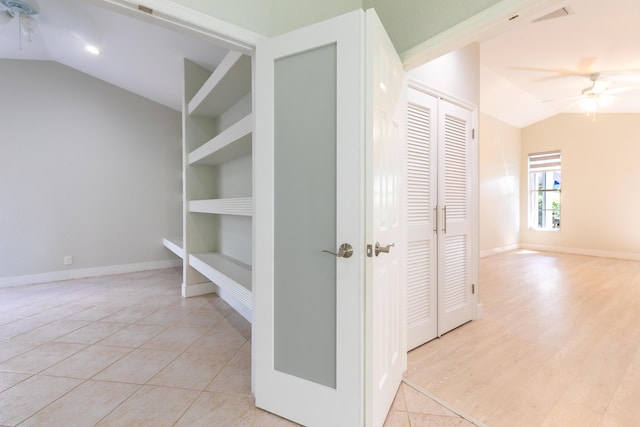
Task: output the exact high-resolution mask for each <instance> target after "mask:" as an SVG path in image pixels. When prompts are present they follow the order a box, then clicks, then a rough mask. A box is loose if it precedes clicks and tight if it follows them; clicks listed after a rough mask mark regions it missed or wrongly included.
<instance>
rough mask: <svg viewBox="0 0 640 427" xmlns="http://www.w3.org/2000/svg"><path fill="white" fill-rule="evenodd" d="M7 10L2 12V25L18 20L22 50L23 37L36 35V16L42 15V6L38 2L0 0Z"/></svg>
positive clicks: (32, 0) (30, 0)
mask: <svg viewBox="0 0 640 427" xmlns="http://www.w3.org/2000/svg"><path fill="white" fill-rule="evenodd" d="M0 3H2V5H3V6H4V7H5V8H6V10H4V11H1V12H0V24H6V23H8V22H10V21H11V20H13V19H14V18H15V19H17V20H18V26H19V31H20V33H19V34H20V49H22V35H23V34H24V35H25V36H27V37H28V40H29V41H31V37H32V36H33V34H35V33H36V20H35V19H34V16H36V15H37V14H38V13H40V6H39V5H38V2H36V0H0Z"/></svg>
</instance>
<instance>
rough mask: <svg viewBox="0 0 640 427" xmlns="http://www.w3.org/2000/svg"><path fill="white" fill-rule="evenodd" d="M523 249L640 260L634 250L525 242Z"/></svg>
mask: <svg viewBox="0 0 640 427" xmlns="http://www.w3.org/2000/svg"><path fill="white" fill-rule="evenodd" d="M520 247H521V248H522V249H526V250H530V251H543V252H560V253H565V254H575V255H586V256H595V257H601V258H615V259H625V260H629V261H640V254H639V253H634V252H614V251H602V250H599V249H585V248H568V247H562V246H548V245H536V244H529V243H523V244H521V245H520Z"/></svg>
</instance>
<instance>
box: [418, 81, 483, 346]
mask: <svg viewBox="0 0 640 427" xmlns="http://www.w3.org/2000/svg"><path fill="white" fill-rule="evenodd" d="M407 105H408V107H407V111H408V119H407V133H408V137H407V151H408V152H407V175H408V177H407V181H408V186H407V204H406V205H407V215H408V219H407V223H408V230H409V232H408V241H407V275H408V278H407V336H408V337H407V340H408V348H409V349H412V348H415V347H417V346H419V345H421V344H423V343H425V342H427V341H429V340H431V339H433V338H435V337H437V336H440V335H442V334H444V333H446V332H448V331H450V330H451V329H454V328H456V327H458V326H460V325H462V324H464V323H466V322H468V321H469V320H471V319H472V316H473V304H474V298H473V290H474V277H475V273H474V268H473V266H474V264H473V260H472V253H473V250H472V249H473V245H474V241H475V240H474V239H475V237H474V234H473V217H474V209H473V193H472V192H473V188H474V185H475V184H474V183H475V182H476V180H475V178H474V176H475V173H476V172H475V168H474V166H473V161H474V158H475V153H474V147H473V145H472V144H473V142H474V138H473V135H472V127H473V126H472V124H473V112H472V110H470V109H469V108H464V107H461V106H459V105H456V104H454V103H452V102H449V101H446V100H444V99H438V98H437V97H435V96H433V95H430V94H428V93H426V92H424V91H422V90H419V89H416V88H410V89H409V95H408V103H407Z"/></svg>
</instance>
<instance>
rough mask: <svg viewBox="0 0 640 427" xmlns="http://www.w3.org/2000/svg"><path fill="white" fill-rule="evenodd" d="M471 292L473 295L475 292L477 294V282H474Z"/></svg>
mask: <svg viewBox="0 0 640 427" xmlns="http://www.w3.org/2000/svg"><path fill="white" fill-rule="evenodd" d="M471 294H472V295H475V294H476V284H475V283H472V284H471Z"/></svg>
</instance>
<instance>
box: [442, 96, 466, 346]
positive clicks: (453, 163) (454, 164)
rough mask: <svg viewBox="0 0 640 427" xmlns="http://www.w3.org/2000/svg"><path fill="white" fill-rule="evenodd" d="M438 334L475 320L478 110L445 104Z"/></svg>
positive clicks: (443, 114) (443, 106) (443, 108)
mask: <svg viewBox="0 0 640 427" xmlns="http://www.w3.org/2000/svg"><path fill="white" fill-rule="evenodd" d="M438 111H439V129H440V133H439V135H438V138H439V146H440V153H439V163H438V167H439V169H440V171H439V172H440V173H439V176H440V177H441V180H440V183H439V186H438V187H439V189H438V201H439V203H438V205H439V210H440V214H441V221H440V230H439V239H438V246H439V248H438V252H439V255H440V256H439V259H438V275H439V279H438V280H439V287H438V317H439V318H438V335H442V334H444V333H446V332H448V331H450V330H451V329H453V328H456V327H458V326H460V325H462V324H463V323H466V322H468V321H469V320H471V318H472V314H473V310H472V290H471V286H472V284H471V277H472V271H471V243H472V238H471V237H472V236H471V231H472V227H471V226H472V221H471V220H472V218H471V214H472V205H471V191H472V188H471V183H472V182H473V181H472V179H471V173H472V171H473V169H472V165H471V163H470V159H471V146H470V143H471V141H472V139H471V128H472V127H471V121H472V112H471V111H469V110H467V109H464V108H462V107H459V106H457V105H455V104H452V103H449V102H446V101H440V104H439V110H438Z"/></svg>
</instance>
